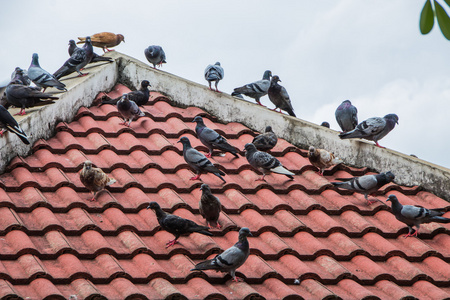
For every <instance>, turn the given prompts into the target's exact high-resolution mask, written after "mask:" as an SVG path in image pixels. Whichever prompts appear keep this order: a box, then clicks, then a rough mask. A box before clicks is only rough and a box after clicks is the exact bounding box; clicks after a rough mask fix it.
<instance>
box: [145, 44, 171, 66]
mask: <svg viewBox="0 0 450 300" xmlns="http://www.w3.org/2000/svg"><path fill="white" fill-rule="evenodd" d="M144 54H145V57H146V58H147V60H148V62H149V63H151V64H152V65H153V69H156V66H159V67H162V64H165V63H167V62H166V53H165V52H164V50H163V48H162V47H161V46H156V45H153V46H148V48H145V50H144Z"/></svg>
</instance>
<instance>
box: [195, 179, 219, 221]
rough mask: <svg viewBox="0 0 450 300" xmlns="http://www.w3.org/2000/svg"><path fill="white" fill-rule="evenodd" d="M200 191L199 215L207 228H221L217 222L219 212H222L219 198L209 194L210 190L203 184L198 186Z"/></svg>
mask: <svg viewBox="0 0 450 300" xmlns="http://www.w3.org/2000/svg"><path fill="white" fill-rule="evenodd" d="M200 190H201V191H202V197H201V198H200V202H199V210H200V214H201V215H202V217H203V218H204V219H206V224H207V225H208V227H209V228H212V227H216V228H218V229H220V228H222V226H221V225H220V224H219V222H218V220H219V216H220V211H221V210H222V206H221V204H220V201H219V198H217V197H216V196H214V195H213V194H212V193H211V188H210V187H209V185H207V184H205V183H204V184H202V185H201V186H200Z"/></svg>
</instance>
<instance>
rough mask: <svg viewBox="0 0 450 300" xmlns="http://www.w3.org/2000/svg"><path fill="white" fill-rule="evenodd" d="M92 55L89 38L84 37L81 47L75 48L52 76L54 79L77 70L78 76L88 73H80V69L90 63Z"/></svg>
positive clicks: (92, 50)
mask: <svg viewBox="0 0 450 300" xmlns="http://www.w3.org/2000/svg"><path fill="white" fill-rule="evenodd" d="M93 57H94V48H93V47H92V43H91V38H90V37H86V42H85V43H84V45H83V47H82V48H77V49H75V51H74V52H73V53H72V55H71V56H70V58H69V59H68V60H66V62H65V63H64V64H63V65H62V67H61V68H59V69H58V70H56V71H55V73H53V76H55V78H56V79H59V78H61V77H63V76H66V75H69V74H72V73H73V72H77V73H78V77H81V76H86V75H88V74H89V73H81V69H83V68H84V67H85V66H86V65H87V64H88V63H90V62H91V60H92V58H93Z"/></svg>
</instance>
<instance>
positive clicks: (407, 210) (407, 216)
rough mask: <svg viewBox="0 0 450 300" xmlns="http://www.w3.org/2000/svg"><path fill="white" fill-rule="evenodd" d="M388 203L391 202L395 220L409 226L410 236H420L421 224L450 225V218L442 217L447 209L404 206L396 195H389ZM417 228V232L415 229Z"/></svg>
mask: <svg viewBox="0 0 450 300" xmlns="http://www.w3.org/2000/svg"><path fill="white" fill-rule="evenodd" d="M386 201H391V203H392V204H391V205H392V213H393V214H394V216H395V218H396V219H397V220H399V221H400V222H403V223H405V224H406V225H407V226H408V230H409V232H408V234H407V235H405V238H406V237H409V236H417V235H418V234H419V229H420V224H425V223H431V222H436V223H450V218H445V217H442V215H443V214H444V213H445V208H435V209H428V208H424V207H420V206H414V205H402V204H401V203H400V202H399V201H398V199H397V197H396V196H395V195H389V197H388V198H387V200H386ZM413 226H416V228H417V229H416V230H414V229H413Z"/></svg>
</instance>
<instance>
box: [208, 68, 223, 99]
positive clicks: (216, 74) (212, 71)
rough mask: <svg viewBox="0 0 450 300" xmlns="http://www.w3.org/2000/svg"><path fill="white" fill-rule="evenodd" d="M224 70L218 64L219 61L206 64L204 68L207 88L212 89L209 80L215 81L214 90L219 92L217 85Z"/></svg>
mask: <svg viewBox="0 0 450 300" xmlns="http://www.w3.org/2000/svg"><path fill="white" fill-rule="evenodd" d="M223 76H224V72H223V68H222V67H221V66H220V62H216V63H215V64H214V65H208V66H207V67H206V69H205V79H206V80H207V81H208V84H209V89H210V90H211V91H212V88H211V82H213V81H214V82H215V86H216V92H219V93H220V91H219V89H218V88H217V85H218V84H219V81H221V80H222V79H223Z"/></svg>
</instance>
